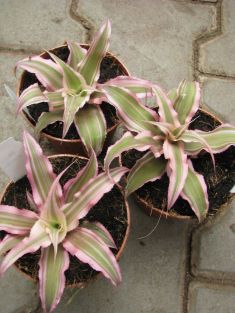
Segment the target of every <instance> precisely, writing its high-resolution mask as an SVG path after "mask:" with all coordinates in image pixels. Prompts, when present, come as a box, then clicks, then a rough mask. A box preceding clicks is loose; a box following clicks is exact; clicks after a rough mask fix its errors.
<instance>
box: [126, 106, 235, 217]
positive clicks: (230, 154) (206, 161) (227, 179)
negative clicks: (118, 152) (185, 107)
mask: <svg viewBox="0 0 235 313" xmlns="http://www.w3.org/2000/svg"><path fill="white" fill-rule="evenodd" d="M195 118H196V119H195ZM194 119H195V121H194V122H192V123H191V125H190V129H200V130H203V131H210V130H213V129H215V128H216V127H217V126H219V125H220V123H219V122H218V121H216V120H214V119H213V118H212V117H211V116H210V115H208V114H206V113H204V112H202V111H198V112H197V113H196V114H195V116H194ZM144 154H145V152H139V151H136V150H131V151H129V152H127V153H124V154H123V157H122V163H123V165H124V166H127V167H129V168H131V167H132V166H133V165H134V164H135V162H136V160H137V159H139V158H141V157H142V156H143V155H144ZM214 156H215V166H216V168H215V171H214V168H213V164H212V160H211V157H210V155H209V154H208V153H206V152H202V153H200V154H199V155H198V157H197V158H192V159H191V160H192V163H193V167H194V169H195V170H196V171H197V172H198V173H200V174H202V175H203V176H204V179H205V182H206V185H207V191H208V198H209V212H208V214H209V215H214V214H215V213H216V212H217V210H218V209H219V208H220V206H221V205H223V204H225V203H226V202H228V200H229V198H230V197H231V193H230V190H231V189H232V187H233V186H234V184H235V147H230V148H229V149H228V150H226V151H224V152H222V153H218V154H215V155H214ZM168 186H169V179H168V176H167V175H166V174H164V175H163V176H162V178H161V179H159V180H156V181H155V182H149V183H146V184H145V185H144V186H143V187H141V188H139V189H138V190H136V195H137V196H138V197H139V198H142V199H144V200H145V201H146V202H148V204H149V205H150V206H151V207H153V208H154V207H155V208H159V209H160V210H163V211H166V210H167V192H168ZM171 211H173V212H175V213H178V214H180V215H184V216H195V214H194V212H193V211H192V210H191V207H190V205H189V203H188V202H187V201H186V200H184V199H182V198H181V197H179V198H178V200H177V201H176V202H175V204H174V206H173V207H172V208H171Z"/></svg>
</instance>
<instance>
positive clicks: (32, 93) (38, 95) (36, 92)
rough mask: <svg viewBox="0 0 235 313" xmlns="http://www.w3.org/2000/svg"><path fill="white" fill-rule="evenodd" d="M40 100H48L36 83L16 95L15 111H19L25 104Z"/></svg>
mask: <svg viewBox="0 0 235 313" xmlns="http://www.w3.org/2000/svg"><path fill="white" fill-rule="evenodd" d="M40 102H48V100H47V98H46V97H45V96H44V94H43V93H42V91H41V89H40V87H39V86H38V84H37V83H36V84H33V85H31V86H29V87H28V88H26V89H25V90H24V91H23V92H22V94H21V95H20V96H19V97H18V99H17V109H16V112H17V113H19V112H21V111H22V110H23V109H24V108H26V107H27V106H29V105H31V104H36V103H40Z"/></svg>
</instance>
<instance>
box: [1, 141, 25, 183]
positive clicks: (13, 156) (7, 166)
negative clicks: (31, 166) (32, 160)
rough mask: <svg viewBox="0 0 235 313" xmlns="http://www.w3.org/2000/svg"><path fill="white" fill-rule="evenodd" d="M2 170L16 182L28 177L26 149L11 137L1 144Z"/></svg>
mask: <svg viewBox="0 0 235 313" xmlns="http://www.w3.org/2000/svg"><path fill="white" fill-rule="evenodd" d="M0 151H1V154H0V168H1V169H2V170H3V172H4V173H5V174H6V175H7V176H8V177H9V178H10V179H11V180H13V181H14V182H16V181H17V180H19V179H20V178H22V177H23V176H24V175H26V169H25V158H24V148H23V144H22V143H21V142H20V141H16V140H15V139H14V138H12V137H10V138H8V139H6V140H4V141H3V142H1V143H0Z"/></svg>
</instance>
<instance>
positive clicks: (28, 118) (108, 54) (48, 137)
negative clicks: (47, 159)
mask: <svg viewBox="0 0 235 313" xmlns="http://www.w3.org/2000/svg"><path fill="white" fill-rule="evenodd" d="M79 45H80V46H81V47H83V48H89V47H90V44H87V43H80V44H79ZM65 47H68V44H67V43H65V44H63V45H59V46H56V47H54V48H52V49H49V51H54V50H56V49H60V48H65ZM46 54H47V52H46V51H44V52H42V53H40V54H39V55H40V56H42V57H43V56H45V55H46ZM106 56H107V57H112V58H114V59H115V60H116V61H117V63H118V64H119V65H120V66H121V68H122V69H123V71H124V72H125V75H126V76H130V72H129V70H128V69H127V67H126V66H125V65H124V64H123V62H122V61H121V60H120V59H119V58H118V57H116V55H115V54H113V53H111V52H110V51H107V53H106ZM26 72H27V71H25V70H24V71H23V72H22V74H21V76H20V79H19V80H18V83H17V86H16V95H17V96H18V97H19V95H20V89H21V86H22V81H23V79H24V76H25V74H26ZM22 113H23V114H22V116H23V118H24V119H25V120H26V121H27V122H28V123H29V125H30V126H31V127H33V128H34V127H35V124H34V123H35V122H34V121H33V119H32V118H31V117H30V116H29V115H28V114H27V112H25V111H24V110H23V111H22ZM119 124H120V122H119V121H118V122H117V123H116V124H114V125H113V126H111V127H110V128H108V129H107V135H108V134H109V133H111V132H112V131H113V130H114V129H115V128H116V127H117V126H118V125H119ZM41 135H42V136H43V137H45V138H47V139H48V140H50V141H51V140H53V141H57V142H58V143H59V142H62V143H78V142H79V143H80V142H82V140H81V139H80V138H78V139H64V138H59V137H55V136H53V135H50V134H47V133H46V132H45V131H43V130H42V131H41ZM106 137H107V136H106Z"/></svg>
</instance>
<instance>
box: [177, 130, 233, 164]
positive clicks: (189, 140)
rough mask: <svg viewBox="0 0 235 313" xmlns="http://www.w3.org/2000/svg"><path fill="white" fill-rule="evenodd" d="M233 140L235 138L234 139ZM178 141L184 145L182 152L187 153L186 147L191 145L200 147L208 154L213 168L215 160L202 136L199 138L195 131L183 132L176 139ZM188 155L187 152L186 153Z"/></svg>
mask: <svg viewBox="0 0 235 313" xmlns="http://www.w3.org/2000/svg"><path fill="white" fill-rule="evenodd" d="M234 138H235V137H234ZM178 140H180V141H182V142H183V143H184V150H185V151H186V152H187V146H189V145H190V144H191V145H194V144H195V145H197V144H199V145H201V146H202V147H203V148H202V149H204V150H205V151H207V152H208V153H210V156H211V159H212V162H213V165H214V167H215V158H214V155H213V153H214V152H213V150H212V148H211V146H210V145H209V143H208V142H207V141H206V140H205V139H204V138H203V136H200V134H199V133H198V132H197V131H195V130H185V131H184V132H183V133H182V135H181V136H180V137H179V138H178ZM187 154H188V152H187Z"/></svg>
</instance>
